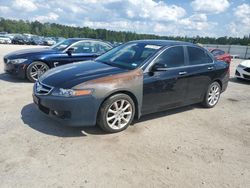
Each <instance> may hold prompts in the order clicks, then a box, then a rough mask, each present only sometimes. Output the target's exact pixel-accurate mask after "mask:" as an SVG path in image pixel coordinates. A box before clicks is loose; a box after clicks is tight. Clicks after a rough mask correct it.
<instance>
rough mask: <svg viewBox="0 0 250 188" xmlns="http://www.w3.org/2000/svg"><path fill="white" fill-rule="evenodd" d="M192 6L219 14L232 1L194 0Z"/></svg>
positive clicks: (199, 10) (202, 10) (201, 10)
mask: <svg viewBox="0 0 250 188" xmlns="http://www.w3.org/2000/svg"><path fill="white" fill-rule="evenodd" d="M191 6H192V8H193V9H194V10H195V11H198V12H205V13H214V14H218V13H221V12H224V11H225V10H226V9H227V8H228V7H229V6H230V3H229V1H228V0H194V1H192V2H191Z"/></svg>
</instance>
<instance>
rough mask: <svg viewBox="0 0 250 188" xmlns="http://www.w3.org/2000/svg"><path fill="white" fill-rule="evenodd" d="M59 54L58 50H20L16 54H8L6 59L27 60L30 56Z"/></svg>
mask: <svg viewBox="0 0 250 188" xmlns="http://www.w3.org/2000/svg"><path fill="white" fill-rule="evenodd" d="M54 53H59V51H57V50H53V49H51V48H34V49H25V50H18V51H15V52H11V53H9V54H7V55H6V56H5V57H6V58H9V59H14V58H25V57H29V56H31V57H32V56H36V55H44V54H54Z"/></svg>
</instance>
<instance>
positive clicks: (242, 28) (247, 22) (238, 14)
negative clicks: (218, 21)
mask: <svg viewBox="0 0 250 188" xmlns="http://www.w3.org/2000/svg"><path fill="white" fill-rule="evenodd" d="M233 15H234V18H235V19H234V21H232V22H231V23H230V24H228V30H229V32H230V33H231V35H233V36H237V37H241V36H243V35H249V34H250V5H248V4H245V3H244V4H242V5H239V6H238V7H236V8H235V9H234V12H233Z"/></svg>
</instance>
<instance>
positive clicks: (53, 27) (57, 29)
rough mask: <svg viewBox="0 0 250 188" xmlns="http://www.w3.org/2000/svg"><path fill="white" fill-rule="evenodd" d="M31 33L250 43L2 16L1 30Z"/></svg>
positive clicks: (249, 38) (114, 39)
mask: <svg viewBox="0 0 250 188" xmlns="http://www.w3.org/2000/svg"><path fill="white" fill-rule="evenodd" d="M2 31H5V32H8V33H30V34H34V35H40V36H47V37H51V36H55V37H65V38H72V37H81V38H95V39H102V40H106V41H110V42H127V41H131V40H140V39H166V40H179V41H187V42H195V43H201V44H230V45H232V44H239V45H250V34H249V35H248V36H244V37H242V38H239V37H226V36H225V37H219V38H214V37H200V36H196V37H187V36H184V37H183V36H158V35H153V34H137V33H134V32H125V31H111V30H107V29H92V28H89V27H73V26H67V25H61V24H56V23H41V22H38V21H24V20H11V19H4V18H0V32H2Z"/></svg>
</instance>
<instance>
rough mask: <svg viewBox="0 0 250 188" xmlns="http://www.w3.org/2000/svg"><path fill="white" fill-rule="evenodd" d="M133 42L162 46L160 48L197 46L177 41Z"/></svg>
mask: <svg viewBox="0 0 250 188" xmlns="http://www.w3.org/2000/svg"><path fill="white" fill-rule="evenodd" d="M131 42H137V43H146V44H151V45H160V46H173V45H189V46H197V45H196V44H193V43H191V42H183V41H175V40H135V41H131Z"/></svg>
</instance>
